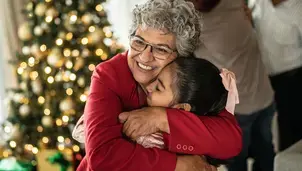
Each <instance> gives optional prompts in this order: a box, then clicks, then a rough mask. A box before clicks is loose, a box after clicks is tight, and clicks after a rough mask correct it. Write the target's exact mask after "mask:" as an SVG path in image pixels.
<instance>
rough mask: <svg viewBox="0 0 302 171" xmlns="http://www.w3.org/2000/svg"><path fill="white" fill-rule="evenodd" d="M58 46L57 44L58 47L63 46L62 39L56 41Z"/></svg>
mask: <svg viewBox="0 0 302 171" xmlns="http://www.w3.org/2000/svg"><path fill="white" fill-rule="evenodd" d="M56 44H57V45H58V46H61V45H62V44H63V40H62V39H61V38H58V39H57V40H56Z"/></svg>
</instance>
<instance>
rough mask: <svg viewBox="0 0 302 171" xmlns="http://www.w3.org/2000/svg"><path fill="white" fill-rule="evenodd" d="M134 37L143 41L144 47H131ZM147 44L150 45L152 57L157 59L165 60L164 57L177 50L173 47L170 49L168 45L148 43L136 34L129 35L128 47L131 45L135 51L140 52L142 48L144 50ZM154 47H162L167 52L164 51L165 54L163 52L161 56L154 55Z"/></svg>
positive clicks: (166, 57)
mask: <svg viewBox="0 0 302 171" xmlns="http://www.w3.org/2000/svg"><path fill="white" fill-rule="evenodd" d="M134 39H135V40H139V41H141V42H142V43H144V44H145V47H144V48H143V49H142V50H139V49H137V48H135V47H133V44H132V42H133V40H134ZM148 46H150V47H151V52H152V55H153V57H154V58H157V59H160V60H166V59H168V58H169V57H170V56H171V54H172V53H173V52H177V50H173V49H171V48H169V47H165V46H159V45H156V44H152V43H148V42H146V41H144V40H143V39H141V38H140V37H138V36H135V35H133V36H130V47H131V48H132V49H133V50H135V51H137V52H140V53H141V52H143V51H144V50H146V49H147V47H148ZM154 49H155V50H159V49H163V50H165V51H167V52H166V53H167V55H164V54H163V56H161V57H158V56H156V55H154Z"/></svg>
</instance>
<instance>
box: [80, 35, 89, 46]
mask: <svg viewBox="0 0 302 171" xmlns="http://www.w3.org/2000/svg"><path fill="white" fill-rule="evenodd" d="M81 43H82V44H83V45H87V44H88V38H87V37H84V38H82V40H81Z"/></svg>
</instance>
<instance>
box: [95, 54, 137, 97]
mask: <svg viewBox="0 0 302 171" xmlns="http://www.w3.org/2000/svg"><path fill="white" fill-rule="evenodd" d="M92 77H94V78H96V79H98V80H99V81H101V82H102V83H104V84H106V85H108V87H110V88H111V89H114V90H115V91H121V90H122V89H121V86H122V87H123V90H124V89H127V87H129V88H130V87H132V85H135V84H136V83H135V80H134V78H133V76H132V73H131V71H130V69H129V66H128V62H127V52H125V53H120V54H117V55H115V56H114V57H112V58H111V59H109V60H108V61H105V62H102V63H100V64H99V65H97V67H96V68H95V71H94V73H93V75H92Z"/></svg>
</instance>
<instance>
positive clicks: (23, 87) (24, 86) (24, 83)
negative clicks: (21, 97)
mask: <svg viewBox="0 0 302 171" xmlns="http://www.w3.org/2000/svg"><path fill="white" fill-rule="evenodd" d="M20 88H21V89H22V90H24V91H26V90H27V84H26V82H21V83H20Z"/></svg>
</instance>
